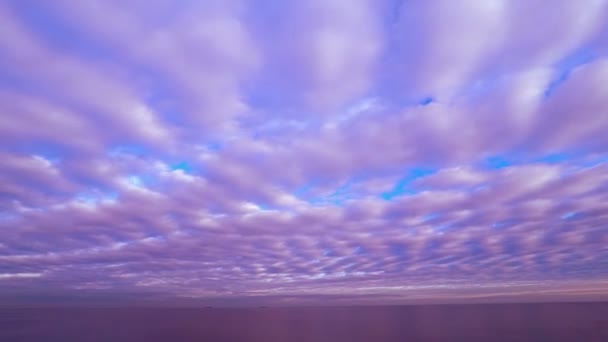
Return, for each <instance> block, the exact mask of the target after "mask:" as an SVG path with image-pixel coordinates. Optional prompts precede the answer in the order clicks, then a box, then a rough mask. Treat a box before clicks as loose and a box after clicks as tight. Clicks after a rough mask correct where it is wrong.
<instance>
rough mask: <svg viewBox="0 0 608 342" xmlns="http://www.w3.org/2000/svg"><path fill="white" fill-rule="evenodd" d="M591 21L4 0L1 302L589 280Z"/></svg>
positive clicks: (304, 297) (594, 74)
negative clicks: (68, 297)
mask: <svg viewBox="0 0 608 342" xmlns="http://www.w3.org/2000/svg"><path fill="white" fill-rule="evenodd" d="M540 11H543V13H545V14H544V15H543V16H544V19H543V21H542V22H540V23H539V22H538V19H537V17H538V16H537V13H538V12H540ZM607 11H608V4H607V3H606V2H605V1H588V3H587V2H586V3H585V4H583V3H573V2H570V1H557V2H555V1H552V2H551V4H548V3H547V2H546V1H533V2H529V1H528V2H521V1H515V2H513V1H494V2H491V3H490V2H488V3H480V2H474V1H468V2H467V1H465V2H462V3H458V4H455V3H452V2H449V1H444V2H436V3H423V2H416V1H413V2H406V3H400V2H394V1H386V2H381V3H377V2H370V1H355V2H352V1H348V2H347V1H329V2H327V1H312V2H307V3H306V4H302V3H281V4H279V3H275V2H273V1H262V2H256V3H253V2H247V1H228V2H205V3H198V2H193V3H191V2H180V3H174V2H170V1H158V2H154V4H150V3H149V2H142V1H127V2H124V1H122V2H114V1H88V2H86V3H84V2H83V3H77V4H74V3H72V2H70V3H68V2H66V1H62V0H57V1H52V2H48V3H44V4H43V3H38V2H33V1H9V2H6V3H4V4H2V5H0V22H1V24H0V51H2V53H1V54H0V55H1V57H0V74H1V75H2V76H1V77H0V145H1V146H2V147H1V148H0V297H7V298H10V297H14V298H23V300H24V301H26V302H27V301H28V300H29V299H28V298H30V299H31V298H39V296H43V297H45V296H46V297H48V298H55V297H57V298H60V297H61V296H63V295H65V294H68V295H73V296H74V298H83V299H82V300H83V301H86V298H88V297H91V296H95V295H96V294H97V295H102V296H108V298H110V297H111V298H126V297H128V298H130V299H131V300H134V301H139V300H141V301H149V300H151V299H150V298H152V297H154V298H157V300H160V301H177V300H180V298H182V299H183V298H188V299H189V300H202V301H204V300H209V301H216V300H220V301H221V300H230V298H240V300H243V303H246V302H249V301H250V300H251V301H256V300H257V299H260V301H268V302H272V303H292V302H298V301H299V302H302V303H304V302H309V301H313V302H314V299H315V298H316V299H317V301H318V302H319V303H321V302H324V301H325V298H330V299H332V300H334V301H336V302H341V300H352V301H354V302H365V303H367V302H373V301H375V300H381V301H386V302H395V301H397V302H408V301H409V302H418V301H435V302H457V301H464V300H481V301H484V300H511V299H526V300H540V299H542V298H541V297H539V296H537V295H535V293H536V292H537V291H539V289H549V290H548V291H549V292H550V294H547V296H549V297H551V298H558V299H559V298H561V299H564V300H565V299H572V298H575V299H586V298H591V296H605V295H606V292H605V290H603V288H604V287H605V286H604V285H605V282H606V281H607V278H606V277H607V276H608V275H607V274H606V267H605V265H606V262H607V261H608V251H607V250H606V249H605V248H604V246H605V245H606V243H608V233H607V231H606V229H605V226H606V224H607V223H608V177H607V176H606V175H608V169H607V168H608V164H607V162H608V155H607V152H608V150H607V147H608V140H607V139H606V138H605V134H604V132H606V131H608V113H607V111H608V102H607V99H608V94H607V93H606V87H605V86H604V85H605V84H606V83H607V82H608V50H606V48H605V44H604V42H605V41H606V34H605V32H607V31H606V29H607V28H608V27H606V26H607V25H606V23H608V20H606V19H607V18H608V12H607ZM54 296H55V297H54ZM112 296H114V297H112ZM46 297H45V298H46ZM378 298H381V299H378ZM543 298H548V297H543ZM602 298H603V297H602Z"/></svg>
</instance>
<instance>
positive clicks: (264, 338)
mask: <svg viewBox="0 0 608 342" xmlns="http://www.w3.org/2000/svg"><path fill="white" fill-rule="evenodd" d="M0 341H2V342H10V341H27V342H29V341H151V342H155V341H212V342H222V341H260V342H278V341H328V342H329V341H331V342H340V341H344V342H357V341H373V342H385V341H416V342H418V341H509V342H517V341H573V342H593V341H598V342H608V303H584V304H570V303H569V304H562V303H560V304H496V305H443V306H441V305H433V306H383V307H316V308H309V307H307V308H239V309H235V308H200V309H176V308H103V309H101V308H95V309H93V308H55V309H53V308H27V309H25V308H20V309H15V308H12V309H8V308H2V309H0Z"/></svg>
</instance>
